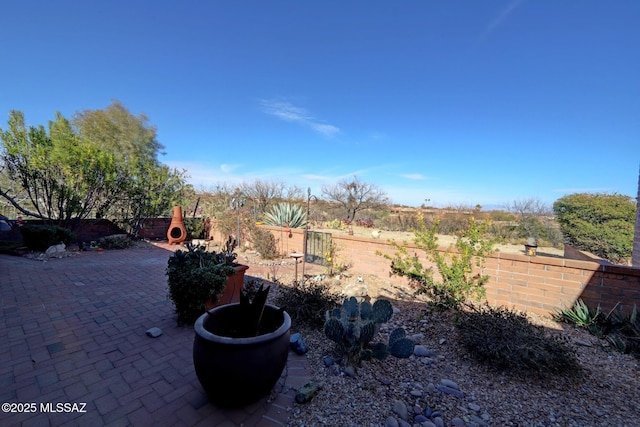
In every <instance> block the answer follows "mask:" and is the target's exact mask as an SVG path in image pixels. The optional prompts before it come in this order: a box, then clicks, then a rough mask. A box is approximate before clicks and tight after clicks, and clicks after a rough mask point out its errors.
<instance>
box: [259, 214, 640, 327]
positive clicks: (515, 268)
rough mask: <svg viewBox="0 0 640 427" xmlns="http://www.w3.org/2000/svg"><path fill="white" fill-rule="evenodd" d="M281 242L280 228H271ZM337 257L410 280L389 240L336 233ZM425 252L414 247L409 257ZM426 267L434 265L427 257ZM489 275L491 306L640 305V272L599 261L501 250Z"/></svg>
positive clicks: (296, 240) (356, 268)
mask: <svg viewBox="0 0 640 427" xmlns="http://www.w3.org/2000/svg"><path fill="white" fill-rule="evenodd" d="M262 227H263V228H265V229H268V230H270V231H271V232H272V233H274V236H275V237H276V239H279V238H280V228H279V227H266V226H262ZM291 233H292V237H291V238H288V237H287V239H289V247H290V248H291V247H296V250H298V249H297V248H302V242H303V238H304V230H300V229H292V230H291ZM332 240H333V242H334V243H335V244H336V245H338V247H339V252H338V256H339V257H342V258H344V259H346V260H348V261H350V262H351V264H352V267H351V271H353V272H358V273H365V274H373V275H377V276H379V277H384V278H388V280H389V281H390V282H392V283H406V279H405V278H401V277H396V276H390V268H389V261H387V260H386V259H384V258H383V257H382V256H380V255H377V253H378V252H380V253H383V254H389V255H393V254H394V253H395V249H394V248H393V246H392V245H390V244H389V243H388V242H387V241H386V240H384V239H371V238H365V237H356V236H348V235H334V236H333V237H332ZM414 252H415V253H417V254H418V256H421V252H420V251H419V250H418V249H417V248H416V247H415V246H412V245H409V253H414ZM422 262H423V265H425V266H428V265H429V263H428V262H427V261H426V260H425V259H424V258H422ZM484 267H485V274H488V275H489V276H490V280H489V283H488V284H487V285H486V290H487V299H488V301H489V303H491V304H498V305H506V306H509V307H511V306H513V307H516V308H518V309H521V310H526V311H529V312H533V313H537V314H541V315H548V314H550V313H553V312H554V311H556V310H557V309H561V308H565V307H568V306H571V305H572V304H573V303H574V302H575V301H576V300H577V299H578V298H582V299H583V300H584V301H585V302H586V303H587V304H588V305H589V306H590V307H596V306H597V305H598V304H600V306H601V308H602V309H603V310H610V309H612V308H613V307H615V306H616V305H617V304H620V307H621V308H622V309H623V310H630V309H632V308H633V305H634V304H637V305H639V306H640V268H635V267H627V266H617V265H611V264H608V263H601V262H597V261H582V260H573V259H565V258H553V257H541V256H537V257H530V256H526V255H518V254H507V253H500V252H497V253H495V255H493V256H491V257H489V258H487V260H486V262H485V265H484Z"/></svg>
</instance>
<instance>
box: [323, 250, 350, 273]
mask: <svg viewBox="0 0 640 427" xmlns="http://www.w3.org/2000/svg"><path fill="white" fill-rule="evenodd" d="M340 250H341V248H340V246H339V245H336V244H335V243H333V241H332V242H331V243H330V244H329V248H328V250H327V251H326V252H325V254H324V259H325V266H326V267H327V274H328V275H329V276H333V275H335V274H340V273H342V272H345V271H347V270H348V269H349V267H351V263H350V262H349V261H347V260H346V259H345V258H344V257H342V256H340V255H339V253H340Z"/></svg>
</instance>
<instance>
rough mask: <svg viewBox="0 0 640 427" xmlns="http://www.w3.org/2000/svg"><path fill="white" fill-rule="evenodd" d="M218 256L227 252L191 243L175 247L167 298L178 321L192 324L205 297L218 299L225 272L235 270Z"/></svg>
mask: <svg viewBox="0 0 640 427" xmlns="http://www.w3.org/2000/svg"><path fill="white" fill-rule="evenodd" d="M221 259H223V260H226V259H229V256H228V255H227V254H222V255H221V254H220V253H216V252H207V251H206V250H205V249H204V247H201V246H199V247H198V246H193V245H191V244H188V245H187V250H186V251H181V250H177V251H176V252H175V253H174V254H173V255H172V256H171V257H170V258H169V261H168V264H167V276H168V277H169V279H168V284H169V299H170V300H171V301H173V303H174V305H175V308H176V313H177V314H178V323H180V324H193V322H194V321H195V320H196V319H197V318H198V316H200V315H201V314H202V313H204V312H205V303H206V302H207V301H209V302H211V301H213V302H217V301H218V299H219V298H220V297H221V296H222V295H223V292H224V291H225V288H226V287H227V286H226V282H227V280H228V276H229V275H231V274H233V273H235V272H236V270H235V269H234V267H233V265H232V264H228V263H226V262H220V260H221Z"/></svg>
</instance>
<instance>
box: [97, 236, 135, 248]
mask: <svg viewBox="0 0 640 427" xmlns="http://www.w3.org/2000/svg"><path fill="white" fill-rule="evenodd" d="M99 244H100V247H101V248H103V249H126V248H130V247H131V246H133V239H131V238H130V237H129V236H127V235H115V236H106V237H103V238H102V239H100V243H99Z"/></svg>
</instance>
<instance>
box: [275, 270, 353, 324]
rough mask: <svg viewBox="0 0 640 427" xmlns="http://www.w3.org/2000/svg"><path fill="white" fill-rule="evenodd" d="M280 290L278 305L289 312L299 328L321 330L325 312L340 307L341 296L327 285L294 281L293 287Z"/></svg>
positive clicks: (283, 287) (282, 287)
mask: <svg viewBox="0 0 640 427" xmlns="http://www.w3.org/2000/svg"><path fill="white" fill-rule="evenodd" d="M280 289H281V291H280V294H279V295H278V296H277V297H276V299H275V301H276V305H278V306H280V307H283V308H284V309H285V310H287V313H289V315H290V316H291V320H292V321H293V323H294V324H295V325H296V326H297V327H309V328H313V329H317V328H321V327H322V325H323V324H324V320H325V319H324V315H325V312H326V311H327V310H332V309H334V308H335V307H337V306H338V305H340V300H341V297H340V295H339V294H337V293H334V292H332V291H331V288H330V287H329V285H328V284H326V283H322V282H314V281H309V282H303V281H297V282H296V281H294V283H293V285H292V286H281V287H280Z"/></svg>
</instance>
